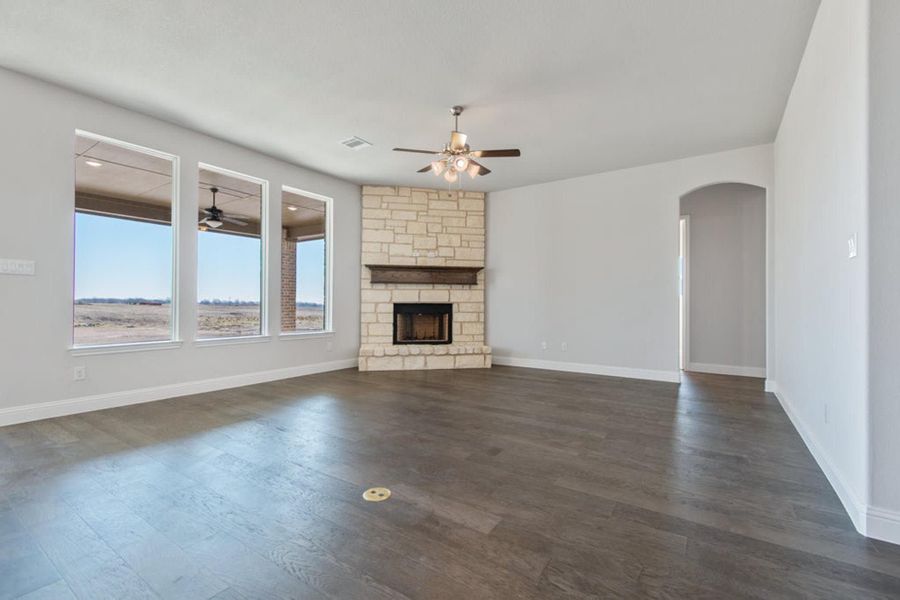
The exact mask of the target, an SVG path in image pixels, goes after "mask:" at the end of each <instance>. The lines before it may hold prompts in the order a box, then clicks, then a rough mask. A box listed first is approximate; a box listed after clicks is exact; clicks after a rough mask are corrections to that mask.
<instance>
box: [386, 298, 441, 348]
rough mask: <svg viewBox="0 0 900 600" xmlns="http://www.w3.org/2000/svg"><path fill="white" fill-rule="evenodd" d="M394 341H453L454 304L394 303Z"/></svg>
mask: <svg viewBox="0 0 900 600" xmlns="http://www.w3.org/2000/svg"><path fill="white" fill-rule="evenodd" d="M394 343H395V344H451V343H453V305H452V304H420V303H417V304H394Z"/></svg>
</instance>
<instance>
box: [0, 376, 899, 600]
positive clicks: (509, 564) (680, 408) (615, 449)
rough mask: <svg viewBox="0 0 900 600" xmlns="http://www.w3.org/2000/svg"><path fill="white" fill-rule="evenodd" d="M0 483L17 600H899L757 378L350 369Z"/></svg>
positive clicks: (84, 430)
mask: <svg viewBox="0 0 900 600" xmlns="http://www.w3.org/2000/svg"><path fill="white" fill-rule="evenodd" d="M0 484H2V487H0V598H19V597H22V598H28V599H30V600H34V599H37V598H42V599H43V598H53V599H62V598H73V597H74V598H83V599H90V600H100V599H105V598H128V599H140V598H159V597H161V598H187V599H191V600H202V599H206V598H216V599H219V600H224V599H248V598H265V599H273V598H303V599H307V598H311V599H314V598H338V599H341V600H345V599H355V598H366V599H386V598H446V599H454V600H458V599H461V598H466V599H469V598H475V599H480V598H541V599H553V598H620V597H621V598H644V597H651V598H715V599H727V598H745V597H746V598H766V599H770V598H782V597H784V598H898V597H900V547H898V546H892V545H890V544H884V543H880V542H876V541H872V540H868V539H866V538H864V537H862V536H860V535H858V534H857V533H856V532H855V531H854V529H853V527H852V525H851V523H850V520H849V519H848V518H847V516H846V514H845V513H844V511H843V509H842V508H841V505H840V503H839V502H838V499H837V497H836V496H835V494H834V492H833V491H832V490H831V488H830V487H829V485H828V482H827V481H826V479H825V477H824V476H823V475H822V473H821V471H820V470H819V469H818V467H817V466H816V464H815V462H814V461H813V459H812V457H811V456H810V455H809V453H808V452H807V450H806V448H805V447H804V445H803V442H802V441H801V440H800V437H799V436H798V435H797V433H796V432H795V431H794V429H793V428H792V426H791V424H790V423H789V421H788V419H787V417H786V416H785V414H784V413H783V412H782V410H781V409H780V407H779V406H778V403H777V401H776V400H775V398H774V397H772V396H771V395H769V394H765V393H764V392H763V391H762V383H761V380H755V379H745V378H734V377H724V376H713V375H703V376H701V375H692V376H690V377H689V378H688V379H687V381H686V382H685V383H683V384H682V385H681V386H680V387H679V386H677V385H674V384H666V383H653V382H642V381H634V380H625V379H614V378H606V377H597V376H589V375H578V374H568V373H556V372H550V371H538V370H529V369H514V368H508V367H495V368H493V369H490V370H465V371H414V372H392V373H384V372H370V373H359V372H357V371H355V370H347V371H338V372H334V373H328V374H322V375H314V376H309V377H303V378H298V379H292V380H287V381H280V382H274V383H268V384H261V385H255V386H251V387H245V388H240V389H234V390H228V391H223V392H215V393H209V394H203V395H197V396H191V397H183V398H177V399H172V400H166V401H161V402H155V403H150V404H143V405H136V406H131V407H124V408H118V409H112V410H105V411H99V412H94V413H88V414H82V415H76V416H71V417H64V418H59V419H51V420H46V421H40V422H35V423H29V424H24V425H17V426H12V427H6V428H0ZM375 485H379V486H381V485H383V486H386V487H389V488H390V489H391V490H392V491H393V496H392V497H391V498H390V500H388V501H386V502H381V503H367V502H365V501H364V500H363V499H362V497H361V494H362V492H363V491H364V489H365V488H367V487H370V486H375Z"/></svg>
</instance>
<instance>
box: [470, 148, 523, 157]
mask: <svg viewBox="0 0 900 600" xmlns="http://www.w3.org/2000/svg"><path fill="white" fill-rule="evenodd" d="M469 155H470V156H474V157H476V158H499V157H501V156H513V157H515V156H522V153H521V152H519V149H518V148H510V149H509V150H476V151H475V152H470V153H469Z"/></svg>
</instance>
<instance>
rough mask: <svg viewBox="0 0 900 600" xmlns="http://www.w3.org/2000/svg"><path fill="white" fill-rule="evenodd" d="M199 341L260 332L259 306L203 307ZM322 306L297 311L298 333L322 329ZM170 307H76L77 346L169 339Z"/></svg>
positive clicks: (88, 305)
mask: <svg viewBox="0 0 900 600" xmlns="http://www.w3.org/2000/svg"><path fill="white" fill-rule="evenodd" d="M198 310H199V320H200V323H199V326H198V330H197V337H198V338H219V337H231V336H236V335H253V334H257V333H259V306H222V305H212V304H200V305H199V306H198ZM323 314H324V313H323V309H322V308H321V307H298V308H297V331H309V330H318V329H322V323H323ZM171 318H172V311H171V307H170V306H169V305H168V304H164V305H143V304H76V305H75V345H79V346H81V345H95V344H127V343H132V342H148V341H160V340H167V339H169V335H170V334H169V331H170V328H171V327H170V326H171Z"/></svg>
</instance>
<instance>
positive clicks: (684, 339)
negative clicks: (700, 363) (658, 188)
mask: <svg viewBox="0 0 900 600" xmlns="http://www.w3.org/2000/svg"><path fill="white" fill-rule="evenodd" d="M689 220H690V217H688V216H682V217H680V218H679V219H678V369H679V370H680V371H684V369H685V357H686V356H688V348H687V344H688V339H689V338H688V335H687V327H688V326H687V321H688V319H689V318H690V315H689V314H688V311H687V306H688V301H687V298H686V295H687V294H688V284H687V278H688V272H687V265H688V260H687V253H688V241H689V239H690V238H689V236H688V229H689V228H690V223H689Z"/></svg>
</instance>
